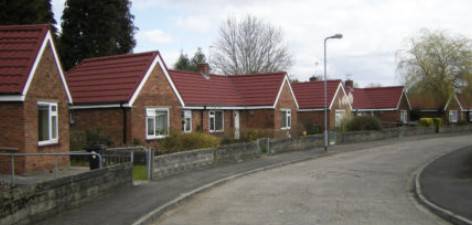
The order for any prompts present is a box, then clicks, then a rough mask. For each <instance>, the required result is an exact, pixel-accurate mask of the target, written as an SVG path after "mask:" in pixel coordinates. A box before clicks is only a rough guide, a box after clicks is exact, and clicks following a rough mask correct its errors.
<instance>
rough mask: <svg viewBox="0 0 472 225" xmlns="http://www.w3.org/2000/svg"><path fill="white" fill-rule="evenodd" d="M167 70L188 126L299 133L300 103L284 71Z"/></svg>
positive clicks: (232, 134) (232, 133)
mask: <svg viewBox="0 0 472 225" xmlns="http://www.w3.org/2000/svg"><path fill="white" fill-rule="evenodd" d="M199 67H200V72H184V71H176V70H169V73H170V75H171V77H172V80H173V81H174V83H175V86H176V88H177V90H178V91H179V93H180V94H181V96H182V100H183V102H184V107H183V111H182V117H183V124H182V129H183V131H184V132H192V131H204V132H209V133H211V134H215V135H218V136H222V137H226V138H234V139H239V138H240V137H241V136H242V135H245V134H247V132H251V131H256V130H257V132H264V133H265V134H267V135H271V136H276V137H287V136H289V135H293V134H295V133H296V128H297V109H298V103H297V100H296V99H295V97H294V95H293V91H292V88H291V86H290V82H289V80H288V77H287V74H286V73H285V72H278V73H267V74H254V75H231V76H225V75H216V74H209V68H208V65H199Z"/></svg>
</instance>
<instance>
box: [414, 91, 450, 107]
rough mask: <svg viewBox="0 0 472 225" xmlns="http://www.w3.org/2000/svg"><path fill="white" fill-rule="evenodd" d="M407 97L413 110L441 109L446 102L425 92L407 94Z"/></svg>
mask: <svg viewBox="0 0 472 225" xmlns="http://www.w3.org/2000/svg"><path fill="white" fill-rule="evenodd" d="M408 99H409V100H410V104H411V109H414V110H442V109H443V108H444V106H445V105H446V102H447V99H446V100H440V99H438V98H435V97H431V96H427V95H425V94H408Z"/></svg>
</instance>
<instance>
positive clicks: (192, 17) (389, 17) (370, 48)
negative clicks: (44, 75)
mask: <svg viewBox="0 0 472 225" xmlns="http://www.w3.org/2000/svg"><path fill="white" fill-rule="evenodd" d="M64 2H65V0H52V4H53V11H54V14H55V17H56V20H57V21H58V24H60V22H59V21H61V20H60V18H61V15H62V10H63V9H64ZM131 2H132V7H131V13H132V14H133V15H134V16H135V21H134V23H135V25H136V26H137V27H138V28H139V30H138V31H137V33H136V36H135V37H136V40H137V45H136V48H135V49H134V52H144V51H151V50H159V51H160V52H161V54H162V57H163V58H164V60H165V62H166V64H167V65H169V66H172V65H173V64H174V62H175V61H176V59H177V57H178V56H179V55H180V52H181V51H183V52H184V53H187V54H188V55H190V56H191V55H193V54H194V52H195V51H196V49H197V48H198V47H201V48H202V49H203V51H204V53H205V54H207V57H208V55H210V57H211V48H210V46H212V45H213V44H214V43H215V42H216V40H217V38H218V28H219V26H220V25H221V23H222V22H223V21H224V20H225V19H226V18H228V17H235V18H242V17H244V16H246V15H253V16H256V17H258V18H260V19H263V20H265V21H266V22H268V23H271V24H272V25H274V26H276V27H279V28H280V29H281V30H282V31H283V33H284V37H285V41H286V42H287V45H288V47H289V50H290V52H291V54H292V55H293V57H294V65H293V66H292V67H291V68H290V69H289V70H288V73H289V74H290V75H292V76H293V77H294V78H297V79H298V80H300V81H304V80H307V79H308V78H309V77H310V76H312V75H314V74H316V75H321V74H322V71H323V67H322V65H323V39H324V38H325V37H327V36H331V35H333V34H335V33H342V34H343V35H344V38H343V39H341V40H330V41H329V42H328V50H327V53H328V57H327V59H328V77H329V78H330V79H335V78H337V79H346V78H348V77H349V78H350V79H353V80H354V81H355V82H356V83H357V84H359V85H360V86H366V85H369V84H381V85H383V86H387V85H398V84H401V75H400V74H398V72H397V70H396V65H397V62H398V58H397V57H396V55H397V53H398V52H399V51H400V50H404V49H407V47H408V40H409V39H410V38H412V37H415V36H416V35H418V33H419V32H420V30H421V29H429V30H433V31H434V30H441V31H446V32H448V33H452V34H460V35H464V36H466V37H468V38H472V19H470V9H472V1H471V0H448V1H445V0H322V1H320V0H131Z"/></svg>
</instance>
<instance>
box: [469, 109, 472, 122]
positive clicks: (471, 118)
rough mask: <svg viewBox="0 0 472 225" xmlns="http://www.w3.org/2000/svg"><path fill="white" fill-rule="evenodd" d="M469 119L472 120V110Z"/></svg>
mask: <svg viewBox="0 0 472 225" xmlns="http://www.w3.org/2000/svg"><path fill="white" fill-rule="evenodd" d="M469 121H470V122H472V111H469Z"/></svg>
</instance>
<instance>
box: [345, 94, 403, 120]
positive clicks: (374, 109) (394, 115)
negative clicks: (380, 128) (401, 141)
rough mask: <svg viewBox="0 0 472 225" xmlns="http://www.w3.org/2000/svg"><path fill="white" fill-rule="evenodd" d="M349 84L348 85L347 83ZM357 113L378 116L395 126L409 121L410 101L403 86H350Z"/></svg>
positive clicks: (353, 105)
mask: <svg viewBox="0 0 472 225" xmlns="http://www.w3.org/2000/svg"><path fill="white" fill-rule="evenodd" d="M346 86H348V85H346ZM349 90H350V94H351V95H352V97H353V104H352V111H353V113H354V114H355V115H371V116H375V117H377V118H378V119H379V120H380V121H381V122H383V123H384V125H391V126H395V125H397V124H405V123H407V122H408V121H409V111H410V108H411V107H410V102H409V100H408V97H407V95H406V92H405V88H404V87H403V86H390V87H373V88H352V87H350V88H349Z"/></svg>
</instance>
